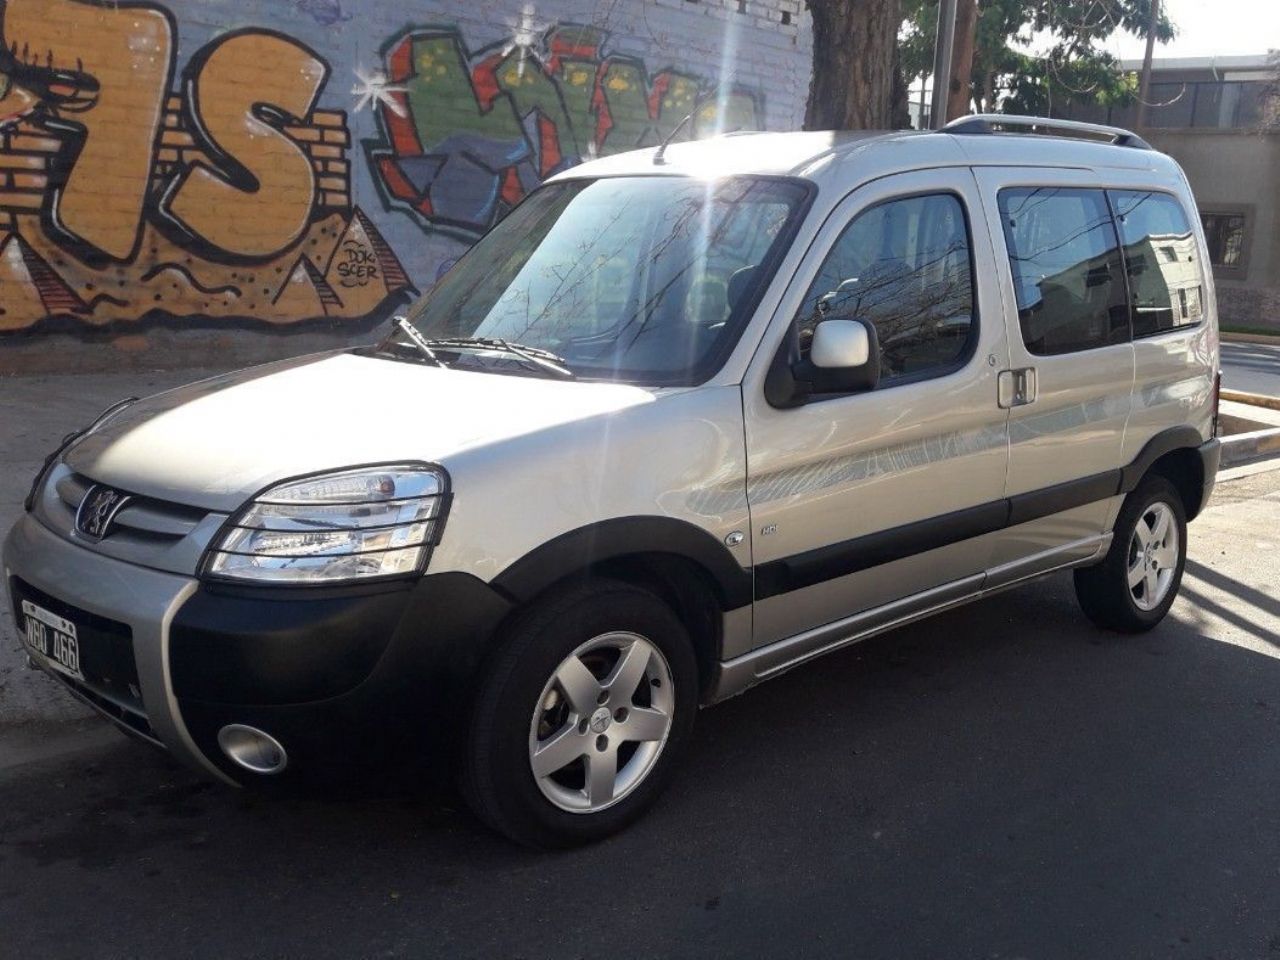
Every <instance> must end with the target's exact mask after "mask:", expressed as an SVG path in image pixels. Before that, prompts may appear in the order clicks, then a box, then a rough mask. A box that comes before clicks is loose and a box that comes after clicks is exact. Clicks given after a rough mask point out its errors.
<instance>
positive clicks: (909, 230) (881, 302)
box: [796, 193, 977, 385]
mask: <svg viewBox="0 0 1280 960" xmlns="http://www.w3.org/2000/svg"><path fill="white" fill-rule="evenodd" d="M969 251H970V242H969V228H968V223H967V221H966V219H965V215H964V208H963V207H962V206H961V204H960V199H959V198H958V197H956V196H955V195H954V194H949V193H939V194H929V195H925V196H915V197H904V198H903V199H901V200H889V201H887V202H885V203H881V204H877V205H876V206H874V207H871V208H870V209H867V210H864V211H862V212H861V213H860V214H858V216H857V217H855V218H854V219H853V221H852V222H851V223H850V224H849V226H847V227H846V228H845V230H844V232H843V233H842V234H841V235H840V237H839V239H838V240H836V242H835V245H834V246H833V247H832V248H831V252H830V253H829V254H828V255H827V259H826V260H825V261H824V262H823V264H822V267H821V269H819V271H818V276H817V277H816V278H815V279H814V282H813V285H812V286H811V287H810V288H809V292H808V293H807V294H806V295H805V298H804V301H803V303H802V304H801V307H800V312H799V313H798V314H797V316H796V325H797V327H798V330H799V335H800V350H801V355H802V356H807V355H808V351H809V344H810V342H811V341H812V339H813V328H814V327H815V326H817V324H818V323H819V321H821V320H841V319H843V320H853V319H861V320H869V321H870V322H871V323H872V324H874V326H875V328H876V334H877V336H878V337H879V340H880V369H881V371H882V378H883V379H882V381H881V382H882V384H883V383H885V382H886V381H887V382H888V383H889V384H890V385H892V382H893V381H895V380H903V379H908V378H909V379H911V380H918V379H926V378H928V377H931V376H940V375H942V374H943V373H946V372H948V371H949V370H951V369H954V367H955V365H956V364H957V363H959V362H961V361H962V360H963V359H964V357H965V355H966V354H967V353H968V351H969V346H970V344H971V342H972V340H973V338H974V337H975V336H976V333H977V324H976V323H975V322H974V307H973V274H972V269H971V264H970V253H969Z"/></svg>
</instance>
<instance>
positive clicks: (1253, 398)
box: [1218, 390, 1280, 410]
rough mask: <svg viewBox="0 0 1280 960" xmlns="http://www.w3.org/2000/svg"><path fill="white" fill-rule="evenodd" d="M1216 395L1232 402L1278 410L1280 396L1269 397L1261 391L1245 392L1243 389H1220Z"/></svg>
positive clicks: (1279, 408) (1279, 407)
mask: <svg viewBox="0 0 1280 960" xmlns="http://www.w3.org/2000/svg"><path fill="white" fill-rule="evenodd" d="M1218 395H1219V396H1220V397H1221V398H1222V399H1223V400H1230V401H1231V402H1232V403H1247V404H1249V405H1250V406H1252V407H1266V408H1267V409H1268V410H1280V397H1269V396H1267V395H1266V394H1263V393H1245V392H1244V391H1243V390H1220V391H1219V392H1218Z"/></svg>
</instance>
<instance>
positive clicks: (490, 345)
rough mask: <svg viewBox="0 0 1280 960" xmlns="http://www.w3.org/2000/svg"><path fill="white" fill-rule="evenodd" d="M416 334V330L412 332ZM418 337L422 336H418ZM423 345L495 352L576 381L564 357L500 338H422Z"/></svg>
mask: <svg viewBox="0 0 1280 960" xmlns="http://www.w3.org/2000/svg"><path fill="white" fill-rule="evenodd" d="M413 332H414V333H418V331H417V330H414V331H413ZM418 336H420V337H421V336H422V335H421V334H418ZM423 345H424V346H425V347H426V348H428V349H430V348H432V347H434V348H436V349H438V350H439V349H449V348H451V347H452V348H460V349H468V348H471V349H477V350H497V351H499V352H501V353H507V354H510V355H511V356H513V357H519V358H520V359H521V360H523V361H525V362H526V363H529V364H533V365H534V366H536V367H538V368H540V369H542V370H549V371H551V372H552V373H554V374H556V375H557V376H561V377H564V378H565V379H567V380H575V379H577V374H575V373H574V372H573V371H572V370H570V369H569V368H568V367H566V366H565V359H564V357H559V356H556V354H554V353H552V352H551V351H550V350H543V349H541V348H540V347H526V346H525V345H524V344H522V343H512V342H511V341H510V340H503V339H502V338H501V337H439V338H432V339H430V340H426V339H425V338H424V340H423Z"/></svg>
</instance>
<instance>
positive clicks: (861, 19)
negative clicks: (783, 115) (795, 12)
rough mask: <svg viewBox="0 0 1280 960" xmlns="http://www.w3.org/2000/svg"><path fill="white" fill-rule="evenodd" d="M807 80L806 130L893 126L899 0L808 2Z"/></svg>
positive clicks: (899, 17)
mask: <svg viewBox="0 0 1280 960" xmlns="http://www.w3.org/2000/svg"><path fill="white" fill-rule="evenodd" d="M808 6H809V12H810V14H811V15H812V17H813V79H812V80H811V81H810V84H809V103H808V106H807V107H806V108H805V114H804V127H805V129H806V130H887V129H890V128H892V127H893V126H894V55H895V52H896V51H897V48H898V28H899V27H901V25H902V5H901V2H900V0H808Z"/></svg>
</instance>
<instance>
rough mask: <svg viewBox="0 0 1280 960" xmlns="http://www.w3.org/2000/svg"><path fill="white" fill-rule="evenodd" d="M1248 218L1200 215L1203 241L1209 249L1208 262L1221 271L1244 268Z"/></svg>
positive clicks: (1231, 214) (1230, 215)
mask: <svg viewBox="0 0 1280 960" xmlns="http://www.w3.org/2000/svg"><path fill="white" fill-rule="evenodd" d="M1248 222H1249V221H1248V217H1247V216H1246V215H1245V214H1243V213H1201V214H1200V223H1201V224H1202V225H1203V226H1204V239H1205V243H1206V244H1207V245H1208V247H1209V262H1210V263H1211V264H1213V266H1214V267H1217V268H1220V269H1223V270H1240V271H1243V270H1244V267H1245V262H1246V261H1245V256H1244V254H1245V227H1246V226H1248Z"/></svg>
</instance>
